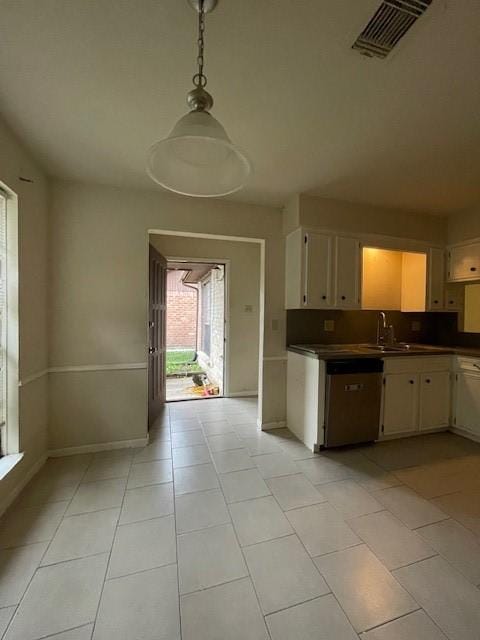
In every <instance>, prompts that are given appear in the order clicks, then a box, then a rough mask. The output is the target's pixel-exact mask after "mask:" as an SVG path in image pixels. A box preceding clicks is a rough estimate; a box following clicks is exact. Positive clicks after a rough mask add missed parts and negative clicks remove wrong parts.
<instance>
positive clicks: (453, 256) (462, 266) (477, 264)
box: [448, 242, 480, 282]
mask: <svg viewBox="0 0 480 640" xmlns="http://www.w3.org/2000/svg"><path fill="white" fill-rule="evenodd" d="M448 258H449V260H448V280H450V281H452V282H455V281H463V280H480V243H478V242H476V243H472V244H467V245H463V246H461V247H451V248H450V250H449V252H448Z"/></svg>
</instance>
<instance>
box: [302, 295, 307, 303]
mask: <svg viewBox="0 0 480 640" xmlns="http://www.w3.org/2000/svg"><path fill="white" fill-rule="evenodd" d="M303 304H307V296H303Z"/></svg>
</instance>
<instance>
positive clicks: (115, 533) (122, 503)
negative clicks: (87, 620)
mask: <svg viewBox="0 0 480 640" xmlns="http://www.w3.org/2000/svg"><path fill="white" fill-rule="evenodd" d="M132 466H133V457H132V458H131V460H130V468H129V472H128V475H127V478H126V482H125V488H124V490H123V496H122V501H121V504H120V508H119V511H118V517H117V523H116V525H115V532H114V534H113V538H112V542H111V545H110V551H109V552H107V553H108V559H107V563H106V567H105V574H104V577H103V583H102V588H101V589H100V597H99V598H98V604H97V609H96V612H95V618H94V620H93V628H92V638H93V637H94V635H95V628H96V626H97V620H98V612H99V611H100V604H101V602H102V598H103V593H104V591H105V584H106V582H107V576H108V571H109V569H110V561H111V558H112V552H113V546H114V544H115V538H116V537H117V530H118V524H119V522H120V516H121V515H122V509H123V505H124V502H125V495H126V493H127V485H128V478H129V477H130V473H131V470H132Z"/></svg>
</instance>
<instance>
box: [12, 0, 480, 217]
mask: <svg viewBox="0 0 480 640" xmlns="http://www.w3.org/2000/svg"><path fill="white" fill-rule="evenodd" d="M378 5H379V0H220V2H219V6H218V8H217V10H216V11H215V12H214V13H213V14H211V15H209V16H208V18H207V43H206V72H207V76H208V78H209V85H208V88H209V90H210V91H211V92H212V93H213V96H214V98H215V106H214V110H213V113H214V115H215V116H216V117H217V118H219V119H220V121H221V122H222V123H223V124H224V126H225V127H226V129H227V131H228V133H229V135H230V137H231V138H232V140H234V141H235V142H237V143H238V144H239V145H241V146H242V147H243V148H244V149H245V150H246V151H247V153H248V155H249V156H250V157H251V159H252V161H253V164H254V167H255V173H254V176H253V177H252V179H251V180H250V182H249V184H248V186H247V187H246V189H244V190H243V191H242V192H241V193H240V194H239V195H237V196H235V198H236V199H242V200H245V201H248V202H256V203H268V204H273V205H276V206H279V205H282V204H284V202H285V201H286V199H287V198H288V197H289V196H290V195H291V194H293V193H299V192H307V193H312V194H316V195H321V196H325V197H329V198H338V199H342V200H349V201H353V202H355V201H358V202H365V203H371V204H376V205H381V206H393V207H396V208H405V209H411V210H421V211H429V212H434V213H447V212H451V211H455V210H459V209H463V208H466V207H469V206H473V205H474V204H476V203H478V202H480V83H479V82H478V72H479V65H480V2H478V1H475V0H434V1H433V4H432V5H431V7H430V8H429V9H428V11H427V13H426V15H425V16H424V17H423V18H421V20H420V21H418V23H417V24H416V25H415V26H414V27H413V28H412V30H411V31H410V32H409V34H407V36H406V37H405V38H404V39H403V40H402V41H401V43H400V44H399V45H398V47H397V48H396V50H395V51H394V52H393V54H391V55H390V56H389V58H388V59H386V60H384V61H380V60H376V59H368V58H365V57H362V56H361V55H359V54H358V53H356V52H354V51H352V50H351V44H352V42H353V41H354V40H355V38H356V36H357V35H358V34H359V33H360V31H361V30H362V28H363V27H364V26H365V24H366V22H367V21H368V20H369V19H370V17H371V16H372V15H373V13H374V11H375V10H376V8H377V7H378ZM195 20H196V17H195V14H194V12H193V11H192V9H191V8H190V6H189V5H188V3H187V0H114V1H112V0H40V1H39V0H2V20H1V26H0V112H1V113H2V114H3V115H4V117H5V118H6V119H7V122H9V124H10V126H11V127H12V128H13V129H14V130H15V131H16V133H17V134H18V135H19V136H20V138H21V139H22V140H23V141H24V142H25V143H26V144H27V145H28V146H29V147H30V149H31V151H32V152H33V153H34V154H35V155H36V157H37V158H38V159H39V160H40V162H41V163H42V164H43V165H44V167H45V168H46V170H47V171H48V173H49V174H50V175H53V176H58V177H64V178H71V179H77V180H82V181H93V182H98V183H105V184H114V185H122V186H133V187H145V188H152V187H153V188H155V187H154V185H153V183H152V182H151V181H150V180H149V178H148V177H147V176H146V174H145V170H144V167H145V156H146V150H147V149H148V147H149V146H150V145H151V144H152V143H153V142H155V141H156V140H158V139H160V138H162V137H164V136H165V135H167V134H168V133H169V131H170V129H171V128H172V126H173V124H174V123H175V121H176V120H177V119H178V118H179V116H180V115H182V114H183V113H184V112H185V111H186V105H185V95H186V92H187V91H188V90H189V89H190V86H191V85H190V79H191V76H192V75H193V72H194V60H195V55H196V52H195V42H196V34H195V28H196V25H195ZM159 188H160V187H159Z"/></svg>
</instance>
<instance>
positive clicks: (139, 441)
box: [48, 435, 148, 458]
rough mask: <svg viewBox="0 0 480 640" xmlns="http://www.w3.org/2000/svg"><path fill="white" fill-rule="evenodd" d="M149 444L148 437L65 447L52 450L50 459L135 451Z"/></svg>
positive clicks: (49, 455)
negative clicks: (109, 451)
mask: <svg viewBox="0 0 480 640" xmlns="http://www.w3.org/2000/svg"><path fill="white" fill-rule="evenodd" d="M147 444H148V435H147V436H146V437H145V438H136V439H135V440H115V441H114V442H98V443H96V444H82V445H80V446H77V447H65V448H64V449H50V451H49V452H48V457H49V458H59V457H60V456H74V455H77V454H79V453H96V452H97V451H108V450H109V449H135V448H137V447H145V446H146V445H147Z"/></svg>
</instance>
